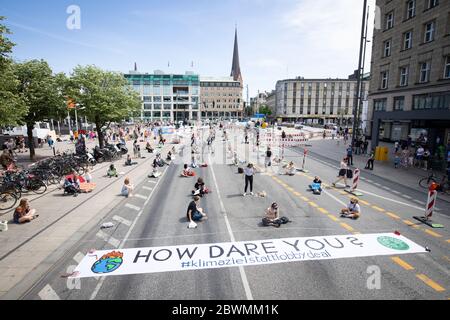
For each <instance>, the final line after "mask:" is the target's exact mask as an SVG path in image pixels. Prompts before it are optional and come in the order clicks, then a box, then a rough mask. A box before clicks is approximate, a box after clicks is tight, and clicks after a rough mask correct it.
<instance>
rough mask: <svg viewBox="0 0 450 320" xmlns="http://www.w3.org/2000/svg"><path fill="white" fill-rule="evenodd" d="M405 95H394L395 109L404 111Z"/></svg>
mask: <svg viewBox="0 0 450 320" xmlns="http://www.w3.org/2000/svg"><path fill="white" fill-rule="evenodd" d="M404 106H405V97H394V111H403V107H404Z"/></svg>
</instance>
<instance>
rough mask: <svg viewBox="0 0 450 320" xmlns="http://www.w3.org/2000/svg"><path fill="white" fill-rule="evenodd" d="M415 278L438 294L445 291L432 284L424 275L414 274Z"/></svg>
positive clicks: (434, 283)
mask: <svg viewBox="0 0 450 320" xmlns="http://www.w3.org/2000/svg"><path fill="white" fill-rule="evenodd" d="M416 277H417V278H419V279H420V280H422V281H423V282H425V284H427V285H428V286H430V287H431V288H433V289H434V290H436V291H438V292H442V291H445V288H443V287H442V286H440V285H439V284H437V283H436V282H434V281H433V280H431V279H430V278H428V277H427V276H426V275H424V274H416Z"/></svg>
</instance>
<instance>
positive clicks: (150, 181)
mask: <svg viewBox="0 0 450 320" xmlns="http://www.w3.org/2000/svg"><path fill="white" fill-rule="evenodd" d="M147 182H148V183H152V184H156V181H153V180H148V181H147Z"/></svg>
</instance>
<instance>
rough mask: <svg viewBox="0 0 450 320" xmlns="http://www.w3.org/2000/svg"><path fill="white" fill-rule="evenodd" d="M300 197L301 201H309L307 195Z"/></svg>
mask: <svg viewBox="0 0 450 320" xmlns="http://www.w3.org/2000/svg"><path fill="white" fill-rule="evenodd" d="M300 198H302V200H303V201H309V199H308V198H307V197H303V196H302V197H300Z"/></svg>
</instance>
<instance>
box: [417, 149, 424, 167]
mask: <svg viewBox="0 0 450 320" xmlns="http://www.w3.org/2000/svg"><path fill="white" fill-rule="evenodd" d="M424 153H425V149H424V148H423V147H422V146H421V145H419V147H418V148H417V151H416V159H417V164H418V165H419V169H420V168H422V166H423V155H424Z"/></svg>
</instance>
